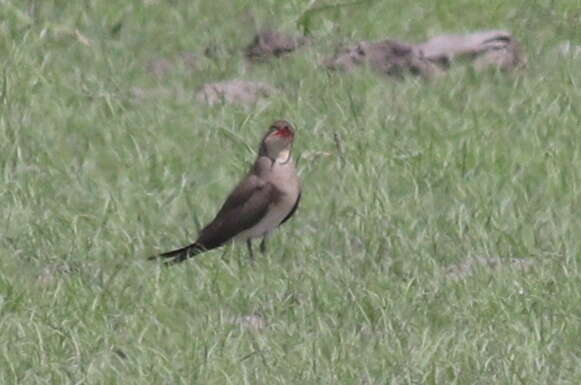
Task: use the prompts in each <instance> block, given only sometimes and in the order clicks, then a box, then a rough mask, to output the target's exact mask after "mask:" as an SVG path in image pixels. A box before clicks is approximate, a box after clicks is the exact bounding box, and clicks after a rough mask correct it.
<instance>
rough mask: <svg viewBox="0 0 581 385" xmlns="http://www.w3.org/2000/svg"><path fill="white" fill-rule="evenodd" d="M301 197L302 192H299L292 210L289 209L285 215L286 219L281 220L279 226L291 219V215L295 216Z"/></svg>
mask: <svg viewBox="0 0 581 385" xmlns="http://www.w3.org/2000/svg"><path fill="white" fill-rule="evenodd" d="M301 195H302V192H299V196H298V197H297V201H296V202H295V204H294V206H293V208H292V209H291V211H290V212H289V213H288V214H287V216H286V217H284V219H283V220H282V222H280V224H281V225H282V224H283V223H285V222H286V221H288V220H289V219H291V217H292V216H293V215H295V211H297V209H298V208H299V202H300V201H301Z"/></svg>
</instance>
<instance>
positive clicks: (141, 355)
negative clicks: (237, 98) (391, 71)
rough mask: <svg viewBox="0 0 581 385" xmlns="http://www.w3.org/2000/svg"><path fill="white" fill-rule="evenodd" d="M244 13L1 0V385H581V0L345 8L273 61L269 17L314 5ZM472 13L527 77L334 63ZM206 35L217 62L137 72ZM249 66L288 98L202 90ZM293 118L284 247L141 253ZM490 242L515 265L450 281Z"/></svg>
mask: <svg viewBox="0 0 581 385" xmlns="http://www.w3.org/2000/svg"><path fill="white" fill-rule="evenodd" d="M231 3H232V2H231V1H227V0H214V1H204V2H202V1H199V2H190V1H145V0H144V1H133V2H112V1H105V0H94V1H83V2H81V1H57V0H52V1H48V0H46V1H44V0H43V1H38V0H19V1H15V0H12V1H0V52H1V55H0V63H1V68H0V69H1V74H0V75H1V76H0V85H1V87H0V181H1V182H0V197H1V199H0V214H1V215H0V383H1V384H124V385H126V384H139V385H144V384H246V383H248V384H511V385H512V384H527V385H528V384H551V385H556V384H579V383H580V381H581V369H580V366H579V365H578V362H579V357H580V356H581V348H580V347H581V337H580V336H581V334H580V333H579V330H580V328H581V306H580V303H581V276H580V266H579V262H580V260H581V258H580V257H581V255H580V253H581V251H580V248H581V237H580V236H579V234H581V220H580V219H579V211H580V209H581V195H580V189H581V182H580V180H581V179H580V178H581V172H580V171H579V170H580V167H579V165H580V164H581V159H580V158H581V146H580V144H579V141H578V137H579V133H578V132H579V122H580V119H579V118H580V110H579V105H580V102H581V92H580V88H579V87H580V85H581V73H580V72H579V61H575V59H572V58H559V57H558V56H556V55H555V51H554V46H555V45H556V44H558V43H559V42H562V41H566V40H571V41H573V42H577V43H578V44H579V43H580V42H581V32H580V29H579V28H578V25H579V22H580V16H579V15H580V8H579V4H578V2H577V1H575V0H561V1H559V2H556V1H529V0H526V1H525V0H522V1H512V2H509V1H503V0H488V1H476V0H474V1H468V0H454V1H448V2H427V1H425V2H408V3H405V4H404V3H401V2H400V1H395V0H389V1H370V2H368V3H361V4H357V5H354V6H350V7H336V8H330V9H329V10H328V11H325V12H321V13H313V16H312V17H311V18H310V19H309V23H310V24H309V32H310V33H311V34H312V36H313V37H314V38H315V39H316V41H317V42H316V43H315V44H314V46H313V47H312V48H308V49H304V50H302V51H300V52H298V53H297V54H296V55H293V56H292V57H289V58H288V60H283V61H279V62H273V63H271V64H266V65H262V66H258V67H248V66H246V65H245V63H244V60H243V58H242V55H241V52H240V47H243V46H244V45H245V44H247V42H248V41H250V38H251V36H252V33H253V28H254V25H253V24H254V23H256V24H258V25H270V26H276V27H280V28H282V29H283V30H286V31H296V28H297V21H298V20H299V19H300V17H301V15H303V14H304V12H305V11H306V10H307V9H309V2H307V1H298V0H295V1H274V0H271V1H262V2H261V3H258V2H251V1H246V2H242V1H240V2H236V5H231ZM320 4H322V3H320ZM325 4H329V3H325ZM480 28H505V29H508V30H511V31H513V32H514V33H515V34H516V36H518V37H519V38H520V39H521V40H522V41H523V43H524V45H525V47H526V50H527V52H528V54H529V65H528V68H527V69H526V71H523V72H522V73H519V74H516V75H512V76H511V75H503V74H494V73H490V74H483V75H479V76H474V75H473V74H471V73H470V72H469V71H465V70H464V69H462V68H459V69H457V70H454V71H453V72H452V73H451V74H450V75H449V76H448V77H447V78H446V79H445V80H442V81H437V82H434V83H431V84H429V85H427V84H425V83H422V82H420V81H415V80H413V79H410V80H408V81H405V82H391V81H389V80H384V79H381V78H378V77H377V76H375V75H374V74H372V73H369V72H366V71H359V72H357V73H354V74H351V75H343V76H340V75H331V76H330V75H328V74H326V73H325V72H324V71H321V70H320V69H319V68H318V67H317V65H316V64H317V63H318V62H320V61H321V60H322V59H323V58H324V57H325V55H326V54H328V53H330V52H332V49H333V46H334V45H335V44H336V43H338V42H341V41H351V40H355V39H379V38H382V37H385V36H393V37H399V38H403V39H404V40H408V41H421V40H422V39H423V38H425V37H426V36H429V35H433V34H436V33H441V32H462V31H471V30H475V29H480ZM75 31H78V33H76V32H75ZM84 39H86V41H85V40H84ZM83 42H85V43H88V45H86V44H83ZM209 44H214V45H215V47H216V49H217V53H218V55H217V57H216V58H214V59H206V60H204V61H202V62H201V67H202V68H201V71H199V72H190V71H186V70H184V69H183V68H182V70H180V71H177V72H176V73H173V74H171V75H169V76H168V77H166V78H164V79H161V80H158V79H156V78H154V77H152V76H151V74H149V73H147V71H146V70H145V66H146V63H147V62H148V61H149V60H151V59H153V58H155V57H159V56H168V57H169V56H172V55H175V54H177V53H179V52H183V51H193V52H198V53H201V52H203V50H204V49H205V47H207V46H208V45H209ZM233 78H243V79H251V80H262V81H267V82H270V83H272V84H273V85H275V86H276V87H277V88H280V89H281V90H282V92H281V93H280V94H278V95H276V96H275V97H273V98H272V99H270V100H268V101H267V102H265V103H262V104H259V105H258V106H256V107H236V106H214V107H206V106H204V105H200V104H198V103H196V101H195V98H194V97H193V96H192V92H191V91H193V90H194V89H195V88H196V87H198V86H199V85H201V84H203V83H205V82H208V81H214V80H216V81H217V80H225V79H233ZM134 87H139V88H142V89H146V90H147V89H160V88H162V89H166V90H170V91H171V90H175V89H183V90H186V92H185V93H184V95H182V97H179V98H176V97H174V96H172V94H171V92H170V94H169V95H165V96H164V95H161V96H159V97H158V98H147V99H145V100H142V101H136V100H135V99H134V98H133V97H132V93H131V90H132V89H133V88H134ZM279 118H286V119H290V120H291V121H293V122H294V123H295V125H296V127H297V130H298V136H297V143H296V146H295V154H296V156H297V157H298V158H300V161H299V167H300V170H301V175H302V179H303V182H304V195H303V196H304V198H303V202H302V205H301V207H300V210H299V211H298V215H297V216H296V217H295V218H294V219H293V220H292V221H290V222H289V223H288V224H285V226H284V227H283V229H281V231H279V232H277V233H276V235H275V236H274V237H273V238H272V240H271V242H270V251H269V253H268V255H266V256H262V257H260V258H259V259H258V261H257V263H256V265H254V266H252V265H251V264H250V263H249V261H248V258H247V254H246V250H245V248H244V247H240V246H236V245H234V246H229V247H227V248H225V249H222V250H219V251H215V252H209V253H207V254H205V255H202V256H199V257H198V258H196V259H195V260H193V261H190V262H188V263H185V264H183V265H180V266H177V267H175V268H171V269H164V268H160V267H159V266H157V265H156V264H154V263H148V262H147V261H146V260H145V258H146V257H147V256H149V255H151V254H154V253H156V252H159V251H163V250H168V249H171V248H174V247H177V246H181V245H183V244H185V243H187V242H188V241H191V240H193V239H194V238H195V236H196V233H197V230H198V228H199V226H201V225H203V224H204V223H206V222H207V221H208V220H210V219H211V218H212V217H213V214H214V213H215V212H216V210H217V209H218V208H219V205H220V204H221V202H222V200H223V199H224V197H225V196H226V194H227V193H228V192H229V190H230V188H232V186H233V185H234V184H235V183H236V182H237V180H238V179H239V178H240V177H241V175H242V174H243V173H244V171H245V169H246V168H247V166H248V164H249V163H250V162H252V160H253V158H254V153H253V150H254V149H255V148H256V145H257V143H258V140H259V138H260V137H261V135H262V133H263V132H264V130H265V129H266V127H267V126H268V124H270V123H271V121H273V120H275V119H279ZM317 152H326V153H329V154H330V155H329V156H318V157H317V156H316V154H317ZM477 257H481V258H500V259H501V260H502V261H506V262H507V263H506V264H505V265H506V266H505V267H503V268H499V269H496V270H494V269H489V268H486V267H484V266H481V267H479V268H476V269H474V271H473V274H471V275H466V276H462V277H460V279H451V277H450V276H449V274H447V270H448V269H449V268H450V267H451V266H455V265H456V264H458V263H463V262H465V261H467V260H470V258H477ZM511 258H515V259H519V260H526V261H530V262H531V263H532V266H531V268H530V269H528V270H526V271H522V270H520V269H518V268H514V267H513V268H511V267H510V264H509V263H508V261H509V260H510V259H511ZM249 316H254V317H257V318H259V319H261V320H263V321H265V322H266V324H265V326H264V327H262V328H252V327H250V326H248V325H246V323H244V322H240V320H241V319H244V317H249Z"/></svg>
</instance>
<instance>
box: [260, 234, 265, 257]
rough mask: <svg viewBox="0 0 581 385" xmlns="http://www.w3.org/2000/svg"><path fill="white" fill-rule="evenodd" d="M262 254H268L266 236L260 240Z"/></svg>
mask: <svg viewBox="0 0 581 385" xmlns="http://www.w3.org/2000/svg"><path fill="white" fill-rule="evenodd" d="M260 254H266V237H263V238H262V241H260Z"/></svg>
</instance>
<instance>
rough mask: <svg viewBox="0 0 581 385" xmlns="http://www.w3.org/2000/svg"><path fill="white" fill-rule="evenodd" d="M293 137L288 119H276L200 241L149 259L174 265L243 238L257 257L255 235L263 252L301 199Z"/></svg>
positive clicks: (252, 257)
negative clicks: (293, 153)
mask: <svg viewBox="0 0 581 385" xmlns="http://www.w3.org/2000/svg"><path fill="white" fill-rule="evenodd" d="M294 138H295V129H294V128H293V126H292V125H291V124H290V123H289V122H288V121H286V120H277V121H275V122H274V123H272V125H271V126H270V127H269V129H268V131H267V132H266V134H265V135H264V137H263V138H262V140H261V142H260V146H259V148H258V156H257V158H256V160H255V162H254V164H253V165H252V167H251V168H250V170H249V171H248V173H247V174H246V176H245V177H244V178H243V179H242V180H241V181H240V182H239V183H238V185H237V186H236V187H235V188H234V190H232V192H231V193H230V195H228V197H227V198H226V201H225V202H224V204H223V205H222V207H221V208H220V210H218V213H217V214H216V216H215V217H214V219H213V220H212V221H211V222H210V223H209V224H207V225H206V226H205V227H204V228H203V229H202V230H201V231H200V233H199V235H198V238H197V240H196V241H195V242H194V243H192V244H190V245H188V246H185V247H182V248H179V249H176V250H172V251H168V252H165V253H163V254H160V255H156V256H152V257H149V259H150V260H163V261H164V262H165V263H166V264H175V263H180V262H183V261H185V260H187V259H189V258H191V257H194V256H195V255H198V254H200V253H203V252H205V251H208V250H212V249H215V248H218V247H220V246H223V245H225V244H227V243H230V242H232V241H245V242H246V246H247V248H248V253H249V256H250V259H251V260H252V261H253V262H254V260H255V258H254V253H253V251H252V241H253V240H254V239H257V238H262V240H261V242H260V252H261V253H262V254H265V253H266V239H267V238H268V237H269V235H270V234H271V233H272V231H274V230H275V229H276V228H277V227H279V226H280V225H282V224H283V223H285V222H286V221H288V220H289V219H290V218H291V217H292V216H293V215H294V214H295V212H296V210H297V208H298V206H299V202H300V200H301V195H302V187H301V182H300V179H299V176H298V174H297V170H296V166H295V163H294V161H293V158H292V146H293V142H294Z"/></svg>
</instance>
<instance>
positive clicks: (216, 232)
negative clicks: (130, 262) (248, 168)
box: [149, 174, 281, 264]
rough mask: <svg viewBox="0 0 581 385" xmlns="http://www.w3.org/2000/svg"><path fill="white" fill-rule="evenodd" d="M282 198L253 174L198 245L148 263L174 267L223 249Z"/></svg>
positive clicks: (169, 253) (204, 230)
mask: <svg viewBox="0 0 581 385" xmlns="http://www.w3.org/2000/svg"><path fill="white" fill-rule="evenodd" d="M280 194H281V192H280V191H279V190H278V189H277V188H276V187H275V186H274V185H272V184H271V183H267V182H265V181H264V180H262V179H260V178H259V177H257V176H256V175H254V174H250V175H249V176H247V177H246V178H245V179H244V180H243V181H242V182H240V184H239V185H238V186H237V187H236V188H235V189H234V191H232V192H231V193H230V195H229V196H228V199H226V202H224V204H223V205H222V208H221V209H220V210H219V211H218V214H216V217H215V218H214V220H212V222H210V223H209V224H208V225H207V226H206V227H204V228H203V229H202V231H201V232H200V236H199V237H198V240H197V241H196V242H195V243H192V244H191V245H188V246H185V247H182V248H180V249H176V250H172V251H168V252H166V253H163V254H161V255H158V256H153V257H150V258H149V259H150V260H153V259H167V260H168V262H167V263H169V264H173V263H178V262H183V261H185V260H186V259H188V258H190V257H193V256H195V255H197V254H199V253H201V252H204V251H206V250H211V249H214V248H216V247H220V246H222V245H223V244H224V243H226V242H228V241H229V240H231V239H232V238H234V237H235V236H236V235H238V234H239V233H241V232H242V231H244V230H247V229H249V228H251V227H252V226H254V225H255V224H257V223H258V222H260V220H261V219H262V218H264V216H265V215H266V213H267V212H268V206H269V205H270V204H271V203H272V202H273V201H274V200H276V199H278V197H279V196H280Z"/></svg>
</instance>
